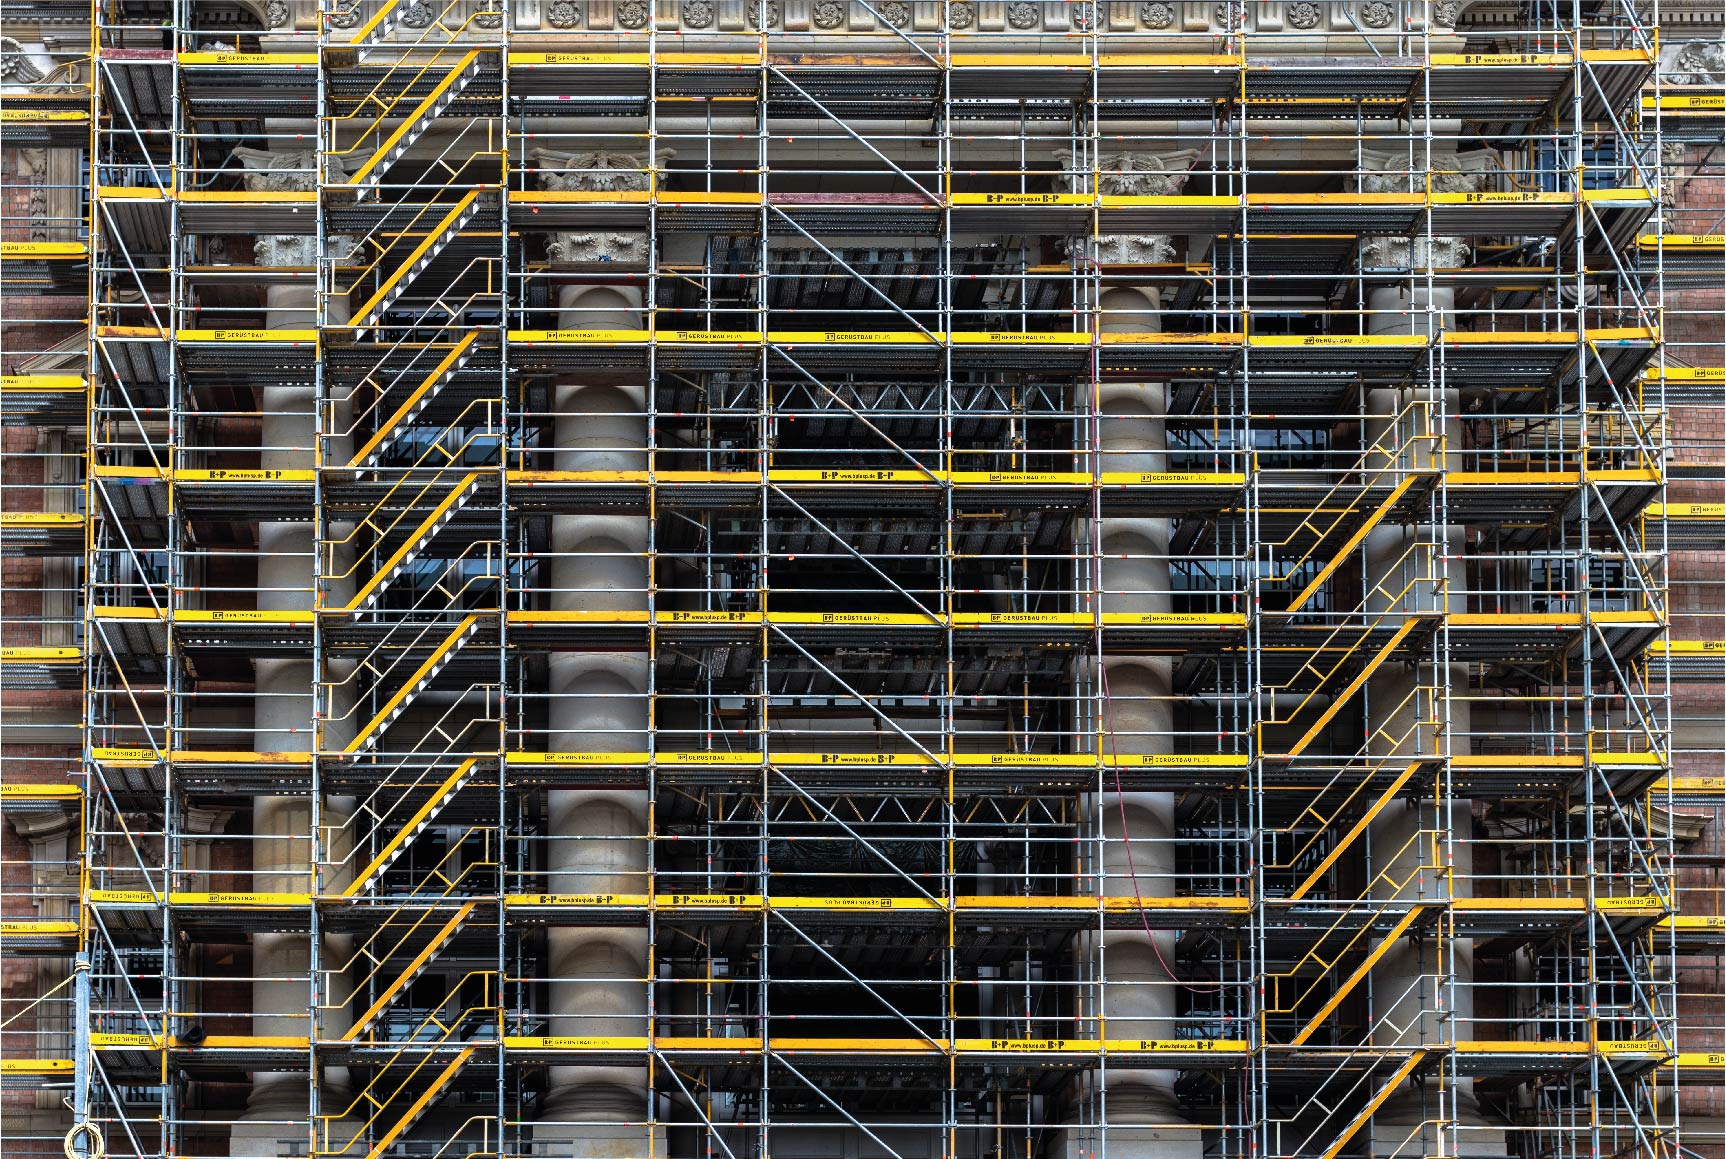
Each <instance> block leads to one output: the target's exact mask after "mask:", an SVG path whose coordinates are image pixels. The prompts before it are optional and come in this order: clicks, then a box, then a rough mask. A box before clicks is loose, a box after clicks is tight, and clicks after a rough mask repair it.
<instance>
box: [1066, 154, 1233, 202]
mask: <svg viewBox="0 0 1726 1159" xmlns="http://www.w3.org/2000/svg"><path fill="white" fill-rule="evenodd" d="M1198 155H1199V150H1197V149H1172V150H1166V151H1161V152H1148V151H1146V152H1140V151H1134V152H1123V153H1104V154H1101V155H1100V156H1099V157H1098V158H1097V171H1096V178H1097V189H1096V192H1098V193H1100V194H1102V195H1104V196H1105V197H1158V196H1160V197H1167V196H1170V195H1172V194H1176V193H1179V192H1180V191H1181V187H1182V186H1183V185H1185V184H1186V183H1187V176H1188V174H1189V173H1190V171H1191V169H1192V164H1193V162H1194V161H1195V160H1196V159H1197V158H1198ZM1055 156H1056V157H1058V158H1060V160H1061V161H1062V163H1063V164H1065V166H1066V167H1067V171H1066V172H1065V173H1062V174H1060V175H1059V176H1057V177H1056V178H1055V184H1056V186H1057V187H1058V188H1059V189H1060V190H1061V191H1062V192H1064V193H1086V192H1089V191H1090V190H1089V188H1088V186H1089V185H1090V177H1091V175H1090V174H1089V173H1085V172H1082V171H1079V170H1077V169H1076V168H1075V167H1074V162H1075V160H1076V158H1075V155H1074V154H1073V152H1072V150H1070V149H1057V150H1055Z"/></svg>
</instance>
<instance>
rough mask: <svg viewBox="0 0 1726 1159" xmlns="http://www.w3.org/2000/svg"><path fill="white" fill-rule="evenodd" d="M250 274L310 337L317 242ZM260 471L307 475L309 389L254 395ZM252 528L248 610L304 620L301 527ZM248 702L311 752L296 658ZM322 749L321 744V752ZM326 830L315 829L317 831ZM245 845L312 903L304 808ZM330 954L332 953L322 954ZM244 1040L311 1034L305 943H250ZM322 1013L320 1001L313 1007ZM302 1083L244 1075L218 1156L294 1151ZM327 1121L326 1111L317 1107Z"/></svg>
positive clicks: (275, 662) (306, 686) (267, 677)
mask: <svg viewBox="0 0 1726 1159" xmlns="http://www.w3.org/2000/svg"><path fill="white" fill-rule="evenodd" d="M235 152H236V154H237V155H238V156H240V158H241V160H242V161H243V162H244V163H245V165H246V167H247V170H248V173H249V176H248V177H247V180H246V184H247V188H248V189H252V190H258V191H269V190H284V189H292V190H315V189H316V188H317V184H318V178H317V173H318V170H317V162H318V155H317V153H316V152H315V151H303V152H299V153H267V152H264V151H262V150H251V149H239V150H235ZM254 247H255V251H256V254H257V260H258V264H260V265H265V266H279V267H296V268H305V269H307V270H308V271H312V273H311V275H310V276H309V277H308V278H307V279H306V281H304V282H303V283H286V284H274V285H270V286H268V287H267V288H266V289H265V291H264V329H266V330H315V329H317V327H318V300H317V295H318V291H317V274H316V266H317V253H318V251H317V239H316V237H314V236H312V235H300V234H282V235H266V236H263V237H259V238H258V239H257V240H256V242H255V243H254ZM329 314H330V320H331V321H333V322H336V323H338V324H339V323H340V322H341V321H345V320H346V311H345V310H344V309H342V308H341V307H340V306H339V305H334V304H333V305H332V306H331V308H330V310H329ZM260 410H261V411H262V424H261V426H262V437H261V443H262V446H263V452H262V456H261V462H260V465H261V466H262V467H264V468H266V469H281V470H308V469H310V468H312V467H313V466H314V465H315V462H316V456H315V451H314V447H315V445H316V440H317V437H318V418H317V397H316V389H315V388H314V387H313V386H311V385H310V384H306V383H283V384H278V385H273V386H266V387H264V389H263V391H262V398H261V400H260ZM312 514H313V513H312V512H309V511H308V512H307V515H308V519H307V520H305V521H299V522H288V521H276V520H262V521H260V522H259V523H258V600H257V606H258V608H259V609H260V610H265V611H311V610H312V609H313V608H314V606H315V588H316V585H317V571H318V568H317V530H316V527H315V525H314V523H313V522H312V520H311V518H310V517H311V516H312ZM253 670H254V673H255V689H256V696H255V699H254V705H253V714H254V715H253V722H254V733H255V735H254V739H253V745H254V749H255V751H257V752H307V751H310V750H312V749H314V748H315V747H316V745H317V739H316V730H315V716H316V696H317V684H318V671H317V666H316V662H315V661H314V660H312V659H310V658H307V659H303V660H302V659H297V658H295V659H288V658H279V657H259V658H258V659H256V660H254V661H253ZM326 747H327V744H326ZM344 804H346V805H348V806H349V807H351V800H349V799H344V798H331V799H328V800H326V802H325V810H326V813H328V814H331V815H334V816H338V817H339V816H340V815H341V812H342V809H343V806H344ZM329 824H330V820H329V818H328V817H326V818H325V825H326V826H328V825H329ZM252 832H253V834H254V836H255V840H254V842H253V853H252V867H253V879H252V884H251V887H250V888H251V889H252V890H254V891H257V892H263V893H314V892H316V890H317V888H318V886H317V880H316V877H317V875H316V867H315V865H314V856H315V842H314V841H313V839H312V836H313V835H312V805H311V801H310V799H309V798H306V797H292V796H275V795H267V796H259V797H255V798H253V800H252ZM327 948H328V949H330V950H332V951H334V952H336V953H340V952H341V945H340V943H334V944H330V945H328V946H327ZM252 971H253V974H254V976H255V979H256V980H255V981H254V982H253V983H252V1033H253V1034H255V1035H282V1036H294V1037H298V1036H304V1035H315V1034H316V1033H318V1029H317V1027H316V1024H315V1022H314V1017H313V1016H314V1014H315V1013H316V1005H317V996H316V995H315V994H314V989H313V986H312V979H311V976H310V973H311V939H310V938H309V937H308V936H307V935H305V934H282V933H261V932H260V933H255V934H253V935H252ZM325 1004H326V1005H329V1004H330V999H329V998H328V997H327V996H326V997H325ZM344 1079H345V1074H343V1073H339V1072H334V1071H332V1072H330V1073H327V1074H326V1075H325V1076H324V1080H325V1087H326V1089H327V1090H330V1091H332V1092H334V1091H337V1090H339V1089H340V1087H341V1085H343V1080H344ZM310 1099H311V1090H310V1086H309V1084H308V1082H307V1077H306V1076H305V1075H304V1074H303V1073H300V1072H297V1071H260V1072H257V1073H255V1074H254V1075H253V1076H252V1093H251V1096H250V1097H249V1098H248V1099H247V1102H246V1113H245V1118H244V1120H242V1121H241V1122H240V1123H238V1124H236V1125H235V1126H234V1128H233V1135H232V1141H231V1144H230V1147H231V1150H230V1153H231V1154H232V1155H234V1156H236V1157H239V1156H272V1157H273V1156H275V1155H277V1154H279V1153H280V1150H279V1149H280V1147H282V1146H284V1145H299V1144H303V1143H304V1141H305V1139H306V1138H307V1127H306V1126H305V1125H304V1124H307V1123H308V1122H309V1119H310V1115H311V1103H310ZM325 1110H328V1108H325Z"/></svg>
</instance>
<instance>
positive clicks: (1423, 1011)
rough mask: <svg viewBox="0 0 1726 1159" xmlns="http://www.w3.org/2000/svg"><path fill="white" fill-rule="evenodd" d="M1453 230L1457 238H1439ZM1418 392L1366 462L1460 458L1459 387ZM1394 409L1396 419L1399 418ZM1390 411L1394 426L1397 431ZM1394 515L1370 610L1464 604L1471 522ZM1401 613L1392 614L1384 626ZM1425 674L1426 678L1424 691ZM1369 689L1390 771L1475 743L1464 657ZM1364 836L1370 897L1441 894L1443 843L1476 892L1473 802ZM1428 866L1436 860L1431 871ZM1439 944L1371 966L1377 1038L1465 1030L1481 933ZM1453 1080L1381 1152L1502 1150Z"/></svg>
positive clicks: (1412, 1095)
mask: <svg viewBox="0 0 1726 1159" xmlns="http://www.w3.org/2000/svg"><path fill="white" fill-rule="evenodd" d="M1447 240H1448V241H1454V240H1455V239H1436V241H1447ZM1445 292H1446V293H1448V292H1449V291H1445ZM1404 321H1405V322H1406V323H1407V324H1408V328H1407V329H1403V330H1401V331H1400V332H1401V333H1410V332H1415V328H1416V327H1419V326H1424V324H1425V318H1424V315H1416V316H1410V317H1409V318H1407V319H1404ZM1379 332H1381V333H1383V332H1389V331H1385V330H1380V331H1379ZM1413 398H1414V395H1413V394H1412V393H1411V392H1409V391H1398V390H1374V391H1371V392H1369V396H1368V407H1369V410H1370V411H1371V415H1372V417H1371V418H1370V419H1369V421H1368V422H1367V424H1366V426H1365V434H1366V438H1367V441H1368V445H1369V447H1370V446H1372V445H1379V446H1381V447H1382V448H1383V450H1384V452H1385V453H1384V454H1382V455H1369V456H1368V458H1367V461H1366V465H1367V468H1368V471H1369V473H1370V472H1377V471H1379V470H1381V469H1382V468H1383V467H1386V466H1389V465H1391V464H1393V463H1394V464H1396V465H1399V466H1401V467H1403V468H1405V469H1412V468H1420V467H1442V468H1444V469H1447V470H1458V469H1460V468H1461V465H1462V464H1461V456H1460V448H1461V445H1462V444H1461V438H1462V424H1461V421H1460V420H1459V419H1458V418H1457V417H1456V414H1457V404H1458V397H1457V395H1456V393H1455V392H1450V393H1449V394H1448V395H1446V396H1445V397H1444V399H1443V403H1444V409H1445V411H1446V415H1447V416H1448V417H1446V418H1444V419H1442V420H1441V419H1440V417H1439V416H1432V418H1431V421H1430V423H1429V421H1428V419H1427V416H1425V415H1422V414H1420V413H1419V412H1418V411H1416V410H1413V409H1411V408H1410V406H1409V404H1410V402H1411V401H1412V400H1413ZM1399 412H1402V413H1401V417H1400V418H1396V419H1394V420H1393V418H1392V416H1393V415H1397V414H1398V413H1399ZM1393 421H1394V422H1395V423H1396V424H1398V426H1397V428H1396V429H1395V430H1394V432H1393V431H1392V424H1393ZM1428 434H1430V435H1431V436H1432V437H1433V438H1436V437H1437V436H1439V435H1443V436H1444V440H1445V446H1446V449H1447V452H1448V453H1447V454H1446V455H1445V456H1444V457H1442V458H1440V457H1439V455H1438V448H1437V447H1436V446H1435V445H1434V443H1433V441H1432V439H1425V440H1421V439H1420V436H1423V435H1428ZM1417 440H1418V441H1417ZM1380 481H1381V482H1383V481H1384V480H1380ZM1388 523H1389V521H1387V523H1386V524H1384V525H1380V526H1379V527H1376V528H1374V529H1373V530H1372V531H1371V532H1370V533H1369V534H1368V536H1367V538H1366V542H1365V544H1364V554H1365V559H1366V582H1367V585H1368V587H1367V591H1366V593H1365V606H1366V610H1367V611H1368V612H1369V613H1386V612H1389V613H1409V614H1415V613H1425V614H1430V615H1438V614H1441V613H1442V612H1444V611H1445V610H1446V608H1447V606H1448V608H1449V609H1450V610H1466V605H1465V600H1466V588H1467V573H1466V568H1465V566H1464V550H1465V546H1466V543H1465V534H1464V528H1463V527H1462V526H1460V525H1448V526H1445V527H1443V528H1440V529H1439V531H1438V534H1439V541H1438V542H1437V543H1430V544H1429V543H1423V542H1422V540H1423V539H1424V538H1425V537H1426V536H1427V535H1428V534H1429V533H1426V532H1423V531H1421V530H1420V529H1419V528H1418V527H1411V526H1390V525H1388ZM1447 590H1448V591H1447ZM1396 622H1397V621H1396V619H1395V617H1394V616H1392V617H1391V619H1390V620H1389V621H1388V622H1387V624H1388V625H1394V624H1395V623H1396ZM1421 685H1425V686H1427V687H1426V688H1425V689H1422V688H1420V686H1421ZM1365 696H1366V723H1367V727H1368V729H1369V730H1370V732H1369V737H1368V740H1367V753H1368V756H1369V757H1370V758H1371V760H1372V763H1373V764H1376V765H1380V766H1382V767H1383V775H1384V776H1390V775H1393V774H1394V772H1397V771H1400V770H1401V769H1402V767H1403V766H1404V765H1405V764H1406V762H1408V761H1412V760H1415V759H1417V758H1419V757H1422V756H1425V757H1428V758H1432V759H1434V760H1436V759H1437V757H1438V756H1440V755H1441V754H1443V753H1444V752H1445V751H1446V748H1447V745H1448V746H1449V747H1450V749H1451V751H1453V752H1457V753H1459V754H1460V753H1464V752H1466V748H1467V745H1468V744H1469V733H1470V704H1469V701H1468V699H1467V697H1468V672H1467V669H1466V668H1465V667H1464V666H1462V665H1445V666H1441V667H1439V668H1438V669H1436V670H1435V669H1434V668H1433V666H1432V665H1431V664H1427V663H1422V664H1408V663H1404V662H1400V661H1394V660H1393V661H1390V662H1387V663H1386V664H1384V665H1383V666H1382V667H1381V668H1379V670H1378V671H1377V672H1376V673H1374V674H1373V676H1372V677H1371V678H1370V679H1369V681H1368V682H1367V686H1366V689H1365ZM1446 730H1448V736H1447V735H1446ZM1423 830H1424V831H1425V835H1423V832H1422V831H1423ZM1446 832H1448V833H1450V834H1452V835H1453V837H1454V841H1452V842H1450V843H1448V848H1447V843H1446V842H1445V841H1444V839H1443V836H1442V835H1443V834H1444V833H1446ZM1434 833H1436V834H1439V836H1438V838H1437V849H1436V850H1434V848H1433V844H1434V841H1433V838H1432V837H1431V836H1430V835H1431V834H1434ZM1366 839H1367V846H1368V848H1369V849H1370V856H1369V858H1368V861H1367V871H1366V876H1367V880H1368V883H1369V884H1368V894H1369V897H1371V898H1372V899H1373V900H1374V901H1389V900H1391V899H1395V900H1396V901H1397V902H1399V903H1402V904H1409V903H1413V902H1416V901H1420V900H1439V899H1441V898H1443V897H1444V896H1445V881H1444V867H1443V865H1442V864H1441V863H1440V860H1441V859H1442V858H1444V856H1445V855H1446V854H1447V853H1449V854H1451V856H1452V862H1451V865H1450V868H1451V870H1452V878H1451V882H1452V888H1451V896H1454V897H1458V898H1466V897H1469V896H1471V895H1472V885H1473V863H1474V845H1473V802H1471V801H1468V800H1464V799H1452V800H1450V801H1447V802H1444V803H1443V804H1442V805H1435V804H1434V802H1433V801H1431V800H1430V799H1427V800H1420V801H1414V800H1403V801H1393V802H1391V803H1390V804H1389V805H1388V806H1386V808H1385V809H1384V810H1383V811H1382V812H1381V813H1380V814H1379V815H1378V816H1377V817H1376V818H1374V820H1373V821H1372V823H1371V824H1370V826H1369V827H1368V829H1367V835H1366ZM1435 852H1436V854H1437V857H1436V858H1435V857H1434V856H1433V854H1434V853H1435ZM1423 864H1425V865H1427V866H1436V867H1435V868H1427V869H1424V870H1423V869H1420V867H1421V866H1422V865H1423ZM1441 941H1442V940H1441V939H1440V938H1439V937H1435V936H1430V935H1429V936H1427V937H1425V938H1423V939H1419V940H1410V939H1407V938H1404V939H1401V940H1400V941H1399V942H1398V943H1397V944H1396V945H1395V946H1393V947H1391V949H1390V950H1389V951H1388V952H1387V953H1386V954H1385V956H1384V957H1383V958H1381V959H1380V960H1379V962H1378V964H1377V965H1376V966H1375V967H1374V968H1373V970H1372V972H1371V976H1370V979H1369V981H1370V985H1371V990H1372V1002H1371V1014H1372V1018H1373V1020H1374V1021H1373V1026H1372V1031H1371V1040H1372V1041H1373V1043H1374V1044H1375V1045H1378V1046H1381V1047H1385V1048H1405V1049H1406V1048H1411V1047H1415V1046H1423V1045H1434V1044H1438V1043H1443V1042H1448V1041H1450V1040H1452V1039H1455V1038H1467V1037H1469V1036H1470V1029H1469V1027H1470V1024H1471V1020H1472V1018H1473V1011H1474V1001H1473V993H1472V985H1473V981H1474V942H1473V940H1472V939H1470V938H1452V939H1449V940H1448V942H1447V943H1443V944H1444V947H1445V953H1444V956H1443V957H1441V956H1440V946H1441ZM1447 979H1451V980H1454V983H1455V984H1454V986H1451V985H1448V984H1447ZM1453 999H1454V1004H1453ZM1450 1091H1451V1098H1452V1099H1453V1101H1452V1102H1450V1103H1449V1104H1448V1105H1444V1106H1440V1105H1439V1103H1438V1100H1437V1098H1436V1096H1435V1097H1433V1098H1431V1099H1427V1098H1423V1094H1422V1090H1421V1088H1420V1087H1418V1086H1417V1085H1416V1084H1414V1083H1413V1082H1407V1083H1405V1084H1404V1085H1403V1087H1402V1089H1401V1090H1399V1091H1398V1092H1397V1093H1395V1094H1393V1095H1392V1096H1391V1097H1390V1099H1389V1100H1388V1101H1387V1102H1386V1103H1385V1104H1384V1106H1383V1107H1381V1108H1380V1109H1379V1111H1378V1113H1377V1114H1376V1115H1374V1117H1373V1153H1374V1154H1375V1155H1379V1156H1386V1155H1397V1156H1408V1157H1412V1156H1416V1155H1432V1154H1437V1153H1439V1151H1440V1149H1441V1143H1440V1139H1439V1131H1438V1130H1437V1129H1436V1127H1435V1123H1436V1122H1437V1121H1439V1120H1441V1119H1444V1118H1449V1119H1451V1120H1453V1121H1454V1122H1455V1123H1456V1125H1457V1126H1458V1127H1459V1128H1461V1129H1462V1130H1463V1131H1464V1132H1465V1134H1464V1135H1462V1136H1461V1137H1460V1138H1459V1139H1458V1141H1457V1147H1458V1150H1459V1153H1460V1154H1463V1155H1471V1154H1472V1155H1503V1154H1505V1153H1506V1152H1505V1148H1506V1146H1507V1143H1506V1141H1505V1137H1504V1134H1503V1132H1502V1131H1498V1130H1494V1129H1493V1125H1492V1124H1490V1123H1489V1122H1488V1121H1487V1119H1486V1118H1485V1117H1484V1116H1482V1114H1481V1113H1480V1109H1479V1106H1478V1104H1477V1103H1476V1101H1475V1098H1474V1080H1473V1079H1472V1078H1454V1077H1453V1078H1452V1080H1451V1087H1450ZM1422 1124H1424V1126H1423V1125H1422ZM1444 1146H1445V1147H1448V1144H1445V1145H1444Z"/></svg>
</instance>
